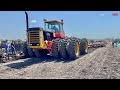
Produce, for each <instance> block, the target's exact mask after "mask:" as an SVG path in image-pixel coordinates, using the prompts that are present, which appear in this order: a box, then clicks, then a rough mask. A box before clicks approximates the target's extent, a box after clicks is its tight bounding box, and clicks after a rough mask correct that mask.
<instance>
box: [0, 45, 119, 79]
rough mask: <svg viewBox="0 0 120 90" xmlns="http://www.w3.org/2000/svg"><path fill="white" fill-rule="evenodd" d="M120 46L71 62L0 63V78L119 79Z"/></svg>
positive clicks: (98, 51) (49, 60)
mask: <svg viewBox="0 0 120 90" xmlns="http://www.w3.org/2000/svg"><path fill="white" fill-rule="evenodd" d="M119 53H120V49H118V48H117V47H115V48H112V47H111V45H110V44H108V45H107V46H106V47H103V48H98V49H96V50H94V51H93V52H91V53H89V54H87V55H85V56H82V57H80V58H78V59H76V60H74V61H64V60H62V61H60V60H53V58H51V57H46V58H43V60H41V59H37V58H33V59H30V58H28V59H21V60H17V61H13V62H8V63H2V64H0V78H1V79H120V54H119Z"/></svg>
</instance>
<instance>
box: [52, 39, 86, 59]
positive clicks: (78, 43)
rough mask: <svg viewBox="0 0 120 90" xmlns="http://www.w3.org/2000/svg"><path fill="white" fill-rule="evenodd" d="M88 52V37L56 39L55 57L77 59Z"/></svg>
mask: <svg viewBox="0 0 120 90" xmlns="http://www.w3.org/2000/svg"><path fill="white" fill-rule="evenodd" d="M87 52H88V42H87V40H86V39H82V40H79V39H71V40H67V39H61V40H58V39H57V40H54V42H53V47H52V55H53V57H54V58H62V59H76V58H78V57H79V56H80V55H82V54H86V53H87Z"/></svg>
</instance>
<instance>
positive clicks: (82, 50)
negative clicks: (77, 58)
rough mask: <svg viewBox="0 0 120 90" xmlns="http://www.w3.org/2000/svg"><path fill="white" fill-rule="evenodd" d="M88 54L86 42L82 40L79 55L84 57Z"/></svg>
mask: <svg viewBox="0 0 120 90" xmlns="http://www.w3.org/2000/svg"><path fill="white" fill-rule="evenodd" d="M87 53H88V41H87V39H82V41H81V43H80V54H81V55H84V54H87Z"/></svg>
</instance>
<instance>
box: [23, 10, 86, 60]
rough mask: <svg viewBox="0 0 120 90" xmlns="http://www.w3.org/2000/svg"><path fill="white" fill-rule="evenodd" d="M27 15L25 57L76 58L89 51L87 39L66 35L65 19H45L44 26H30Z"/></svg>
mask: <svg viewBox="0 0 120 90" xmlns="http://www.w3.org/2000/svg"><path fill="white" fill-rule="evenodd" d="M25 15H26V27H27V30H26V32H27V41H26V43H25V44H24V46H23V53H24V56H25V57H38V58H42V57H44V56H46V55H48V54H49V55H51V56H53V57H54V58H56V59H73V60H74V59H76V58H78V57H79V56H80V55H82V54H86V53H88V41H87V39H85V38H83V39H79V38H76V37H66V36H65V32H64V30H63V24H64V23H63V20H61V21H57V20H50V21H48V20H46V19H44V20H43V21H44V28H42V27H32V28H29V24H28V23H29V21H28V14H27V12H25Z"/></svg>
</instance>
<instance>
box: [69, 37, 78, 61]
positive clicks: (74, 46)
mask: <svg viewBox="0 0 120 90" xmlns="http://www.w3.org/2000/svg"><path fill="white" fill-rule="evenodd" d="M67 53H68V55H69V58H70V59H77V58H78V57H79V41H78V40H77V39H76V40H75V39H74V40H71V41H69V42H68V46H67Z"/></svg>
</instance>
